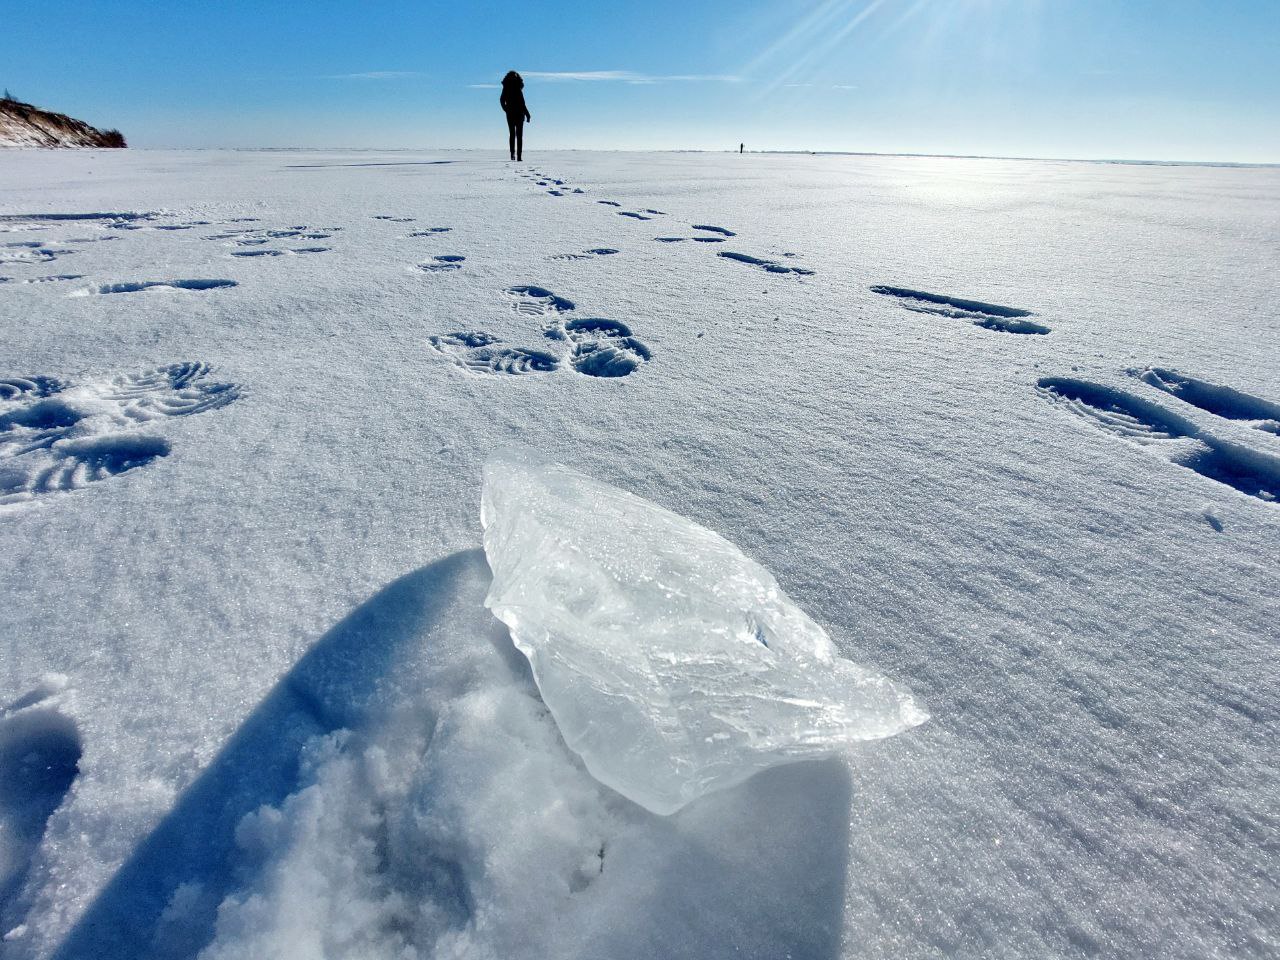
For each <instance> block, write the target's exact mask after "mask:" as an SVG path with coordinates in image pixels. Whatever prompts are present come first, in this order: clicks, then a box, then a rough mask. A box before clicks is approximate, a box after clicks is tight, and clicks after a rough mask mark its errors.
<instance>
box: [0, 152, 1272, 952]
mask: <svg viewBox="0 0 1280 960" xmlns="http://www.w3.org/2000/svg"><path fill="white" fill-rule="evenodd" d="M531 146H532V144H531ZM0 178H2V180H3V182H4V184H5V191H4V194H3V197H2V198H0V331H2V332H3V338H4V347H5V349H4V351H3V357H2V360H0V537H2V539H0V543H3V550H0V711H3V712H0V927H2V928H3V929H2V930H0V935H3V937H4V940H3V941H2V942H0V956H3V957H4V958H5V960H9V958H22V960H31V958H41V960H43V958H49V957H56V958H59V960H73V958H74V960H79V958H113V957H114V958H130V960H132V958H168V957H195V956H201V957H204V958H205V960H212V958H219V960H220V958H231V957H236V958H243V957H281V958H283V957H298V956H309V957H335V958H336V957H344V958H346V957H355V956H361V957H388V958H390V957H396V958H404V957H436V956H439V957H445V956H467V957H494V958H499V957H501V958H510V957H521V958H537V957H545V958H588V957H590V958H597V957H610V958H625V957H636V958H639V957H664V958H665V957H690V958H693V957H697V958H703V960H705V958H716V957H760V958H778V957H783V956H793V957H832V958H834V957H846V958H864V957H865V958H890V957H893V958H901V957H939V956H946V957H974V958H977V957H983V958H986V957H1019V958H1024V957H1086V956H1114V957H1121V956H1123V957H1160V958H1181V957H1185V958H1203V957H1206V956H1224V957H1225V956H1230V957H1265V956H1273V955H1274V954H1275V953H1276V952H1277V951H1278V950H1280V942H1278V941H1277V933H1276V931H1277V929H1278V921H1280V918H1278V917H1277V909H1276V904H1277V903H1280V884H1277V881H1276V876H1277V863H1276V852H1275V843H1274V836H1275V833H1276V830H1277V827H1278V826H1280V823H1278V822H1277V821H1278V819H1280V810H1278V808H1277V800H1278V795H1280V786H1278V784H1280V777H1278V773H1280V771H1278V770H1277V762H1276V754H1275V749H1274V742H1275V737H1276V721H1277V704H1276V698H1275V690H1276V683H1277V679H1278V678H1277V668H1276V657H1275V651H1276V643H1277V640H1278V639H1280V637H1278V636H1277V623H1280V604H1278V603H1277V600H1276V597H1277V595H1280V589H1278V588H1280V574H1278V573H1277V562H1276V561H1277V557H1280V503H1277V498H1278V497H1280V438H1278V437H1277V433H1276V431H1277V426H1276V424H1277V419H1278V418H1277V416H1276V414H1277V412H1280V376H1278V372H1280V336H1278V335H1277V334H1278V332H1280V330H1278V327H1280V323H1278V318H1277V312H1276V304H1277V303H1280V280H1278V279H1277V278H1278V277H1280V270H1277V269H1276V268H1277V260H1278V258H1280V250H1278V249H1277V246H1276V225H1277V223H1278V222H1280V171H1277V170H1276V169H1269V168H1213V167H1176V166H1175V167H1161V166H1123V165H1106V164H1074V163H1049V162H1043V163H1041V162H1015V161H984V160H944V159H909V158H891V157H822V156H816V157H815V156H767V155H756V156H736V155H726V156H706V155H664V154H616V155H611V154H591V153H563V154H548V155H544V156H537V157H536V158H535V159H534V160H533V161H532V162H530V163H526V164H523V165H516V164H510V163H506V162H504V161H501V160H498V159H495V158H494V157H493V156H491V155H487V154H482V153H467V152H458V153H451V152H436V153H396V152H388V153H366V152H345V153H338V152H282V151H273V152H261V153H253V152H186V153H180V152H149V151H142V152H129V153H123V152H117V153H111V152H97V151H83V152H76V153H68V154H56V155H50V154H44V153H41V154H38V155H37V154H34V153H26V152H14V153H10V154H6V155H3V156H0ZM522 450H524V451H532V453H533V454H536V456H537V457H539V458H542V459H545V460H547V461H558V462H560V463H563V464H565V465H566V466H569V467H570V468H572V469H573V470H574V471H577V472H579V473H582V474H586V475H588V476H592V477H595V478H597V479H599V480H601V481H604V482H606V483H609V484H612V485H615V486H617V487H621V488H623V489H625V490H628V491H630V492H632V493H635V494H637V495H638V496H640V497H643V498H645V499H646V500H649V501H652V502H653V503H655V504H658V505H659V506H661V507H663V508H665V509H666V510H669V511H672V512H673V513H676V514H679V515H681V516H682V517H686V518H688V519H689V520H691V521H693V522H695V523H697V524H700V525H701V526H703V527H706V528H709V529H710V530H712V531H715V532H716V533H718V534H720V535H721V536H723V537H725V538H727V539H728V540H729V541H732V543H734V544H736V545H737V546H738V547H739V548H741V550H742V551H743V552H744V553H745V554H747V555H748V557H750V558H751V559H752V560H754V561H756V562H757V563H759V564H760V565H762V566H763V567H765V568H767V569H768V571H770V572H771V573H772V574H773V576H774V577H776V579H777V581H778V584H779V586H780V587H781V588H782V589H783V590H784V591H785V593H786V594H787V595H788V596H789V597H790V598H791V600H793V601H794V602H795V604H797V605H798V606H799V607H800V608H802V609H803V611H804V612H805V613H806V614H808V616H809V617H812V619H813V620H814V621H816V623H817V624H818V625H820V626H821V627H822V628H823V630H825V632H826V633H827V634H829V635H830V637H831V639H832V640H833V641H834V643H835V645H836V647H837V648H838V650H839V653H840V654H841V656H843V657H845V658H847V659H849V660H852V661H854V662H856V663H858V664H861V665H864V666H866V667H867V668H870V669H872V670H875V671H877V672H879V673H882V674H884V675H885V676H887V677H891V678H892V679H893V680H894V681H895V682H900V683H901V684H902V685H903V686H904V687H905V688H909V689H910V691H911V692H912V694H914V696H915V697H916V698H918V699H919V701H920V702H921V704H922V705H923V706H924V707H925V708H927V711H928V713H929V715H930V717H931V719H930V720H929V721H928V722H927V723H924V724H923V725H921V726H917V727H914V728H913V729H909V730H907V731H905V732H903V733H900V734H898V735H897V736H894V737H892V738H890V739H886V740H880V741H876V742H868V743H865V744H861V745H859V746H857V747H854V748H852V749H850V750H848V751H846V752H845V753H843V754H841V755H840V756H839V757H838V758H835V759H827V760H817V761H806V762H803V763H797V764H792V765H789V766H782V767H775V768H773V769H769V770H766V771H764V772H763V773H760V774H758V775H757V776H755V777H753V778H751V779H750V780H747V781H746V782H744V783H741V784H739V785H737V786H734V787H732V788H730V789H726V790H721V791H718V792H715V793H712V794H709V795H707V796H705V797H702V798H700V799H698V800H695V801H693V802H692V803H689V804H688V806H685V807H684V808H683V809H681V810H679V811H678V812H676V813H674V814H672V815H671V816H660V815H657V814H654V813H650V812H648V811H647V810H645V809H644V808H642V807H640V806H638V805H636V804H634V803H632V802H630V801H628V800H627V799H625V798H624V797H623V796H621V795H620V794H617V793H614V792H613V791H611V790H610V789H608V788H607V787H605V786H603V785H601V784H600V783H598V782H597V781H596V780H595V779H593V778H592V777H591V776H590V774H589V773H588V772H587V770H586V768H585V767H584V765H583V763H582V761H581V760H580V759H579V758H578V757H577V756H576V755H575V754H574V753H573V752H572V751H571V750H569V749H568V748H567V747H566V746H565V743H564V741H563V740H562V739H561V736H560V733H559V730H558V728H557V726H556V723H555V721H554V720H553V719H552V716H551V714H550V713H549V711H548V709H547V707H546V705H545V704H544V703H543V702H542V700H541V698H540V696H539V694H538V688H537V686H536V685H535V684H534V682H533V678H532V676H531V674H530V671H529V667H528V663H527V662H526V661H525V659H524V658H523V656H522V655H521V654H520V653H519V651H518V650H517V648H516V647H515V646H514V645H513V644H512V641H511V638H510V636H509V635H508V633H507V630H506V628H505V627H504V626H503V625H502V623H500V622H499V621H498V620H497V619H495V618H494V616H493V615H492V614H490V613H489V611H488V610H486V609H485V608H484V605H483V603H484V598H485V595H486V593H487V591H488V589H489V586H490V582H491V575H490V572H489V568H488V566H487V564H486V562H485V558H484V554H483V553H482V552H481V550H480V547H481V544H482V539H481V538H482V533H481V525H480V517H479V509H480V490H481V479H482V477H481V471H482V467H483V465H484V463H485V462H486V461H488V460H489V459H490V458H491V457H492V456H493V455H494V454H497V453H501V454H507V455H511V454H512V452H513V451H514V452H515V455H516V456H517V457H518V456H519V451H522Z"/></svg>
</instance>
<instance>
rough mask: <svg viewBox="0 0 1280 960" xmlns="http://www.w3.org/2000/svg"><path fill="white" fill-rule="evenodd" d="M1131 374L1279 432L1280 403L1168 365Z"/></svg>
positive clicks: (1193, 402) (1173, 393)
mask: <svg viewBox="0 0 1280 960" xmlns="http://www.w3.org/2000/svg"><path fill="white" fill-rule="evenodd" d="M1129 375H1130V376H1133V377H1137V378H1138V379H1139V380H1141V381H1143V382H1144V383H1146V384H1149V385H1150V386H1153V387H1155V388H1156V389H1157V390H1163V391H1164V392H1165V393H1167V394H1169V395H1170V396H1171V397H1177V398H1178V399H1179V400H1181V401H1182V402H1183V403H1189V404H1191V405H1192V406H1193V407H1199V408H1200V409H1201V410H1205V411H1207V412H1208V413H1212V414H1213V415H1214V416H1217V417H1222V418H1223V419H1225V420H1236V421H1240V422H1243V423H1246V424H1248V425H1249V426H1251V427H1253V428H1255V429H1257V430H1265V431H1266V432H1267V433H1274V434H1278V435H1280V403H1273V402H1272V401H1270V400H1264V399H1263V398H1261V397H1255V396H1253V395H1252V394H1249V393H1245V392H1243V391H1242V390H1236V389H1235V388H1234V387H1227V386H1223V385H1221V384H1217V383H1213V382H1211V381H1209V380H1200V379H1197V378H1196V377H1189V376H1187V375H1186V374H1185V373H1179V372H1178V371H1177V370H1170V369H1167V368H1165V367H1147V368H1146V369H1145V370H1130V371H1129Z"/></svg>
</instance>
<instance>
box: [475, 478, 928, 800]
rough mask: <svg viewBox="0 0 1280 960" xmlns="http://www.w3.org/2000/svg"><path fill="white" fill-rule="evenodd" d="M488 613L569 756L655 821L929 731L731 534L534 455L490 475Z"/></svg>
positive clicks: (919, 713) (485, 512)
mask: <svg viewBox="0 0 1280 960" xmlns="http://www.w3.org/2000/svg"><path fill="white" fill-rule="evenodd" d="M480 518H481V522H482V523H483V525H484V531H485V534H484V545H485V553H486V555H487V556H488V558H489V566H490V567H491V568H492V570H493V574H494V578H493V586H492V588H491V589H490V591H489V595H488V597H487V598H486V599H485V605H486V606H488V607H489V608H490V609H491V610H492V611H493V612H494V615H495V616H497V617H498V619H500V620H502V621H503V622H504V623H505V624H506V625H507V626H508V627H509V628H510V629H511V637H512V640H513V641H514V642H515V645H516V646H517V647H518V648H519V649H520V650H521V652H523V653H524V654H525V656H527V657H528V658H529V662H530V664H531V665H532V667H533V675H534V677H535V678H536V680H537V682H538V689H539V691H540V692H541V694H542V697H543V700H544V701H545V702H546V704H547V707H548V708H549V709H550V710H551V713H552V714H553V715H554V716H555V718H556V723H557V724H558V725H559V727H560V732H561V734H562V735H563V736H564V739H565V742H566V743H567V744H568V745H569V747H570V748H571V749H573V750H574V751H576V752H577V753H578V754H580V755H581V756H582V759H583V761H584V763H585V764H586V767H587V769H588V770H590V771H591V773H592V774H594V775H595V777H596V778H597V779H599V780H600V781H601V782H602V783H604V784H606V785H608V786H610V787H612V788H613V789H615V790H617V791H618V792H619V793H621V794H623V795H624V796H626V797H627V798H629V799H631V800H634V801H635V802H636V803H638V804H640V805H641V806H643V807H645V808H647V809H649V810H652V811H654V812H655V813H661V814H669V813H673V812H675V811H676V810H679V809H680V808H681V807H683V806H684V805H685V804H687V803H689V802H690V801H691V800H696V799H697V798H698V797H700V796H702V795H703V794H705V793H707V792H709V791H711V790H718V789H723V788H725V787H730V786H733V785H735V784H737V783H740V782H742V781H743V780H745V779H746V778H747V777H749V776H751V775H752V774H753V773H756V772H757V771H759V770H763V769H766V768H768V767H770V766H773V765H775V764H778V763H784V762H787V761H794V760H797V759H802V758H807V757H808V758H811V757H821V756H825V755H828V754H830V753H832V752H834V751H836V750H838V749H840V748H841V747H844V746H847V745H849V744H851V743H856V742H858V741H860V740H878V739H880V738H882V737H889V736H893V735H894V734H895V733H899V732H901V731H902V730H905V729H908V728H910V727H913V726H916V725H918V724H920V723H923V722H924V721H925V720H926V719H928V715H927V714H926V713H925V712H924V711H923V710H922V709H921V708H920V707H919V706H917V705H916V703H915V701H914V700H913V699H912V698H911V695H910V694H909V693H908V692H907V691H905V690H904V689H902V688H901V687H899V686H897V685H896V684H894V683H893V682H891V681H890V680H889V679H888V678H886V677H884V676H881V675H880V674H878V673H875V672H874V671H872V670H868V669H866V668H865V667H861V666H859V665H857V664H854V663H851V662H850V661H848V660H845V659H842V658H841V657H839V656H837V655H836V649H835V645H834V644H833V643H832V642H831V638H830V637H828V636H827V634H826V631H824V630H823V629H822V628H821V627H820V626H818V624H816V623H815V622H814V621H813V620H812V619H811V618H810V617H809V616H807V615H806V614H805V612H804V611H803V610H801V609H800V608H798V607H797V606H796V605H795V604H793V603H792V602H791V601H790V599H789V598H788V597H787V595H786V594H785V593H784V592H783V591H782V590H781V589H780V588H779V587H778V583H777V581H776V580H774V578H773V577H772V576H771V575H770V574H769V572H768V571H767V570H765V569H764V568H763V567H761V566H760V565H759V564H758V563H755V562H754V561H752V560H750V559H749V558H747V557H746V556H744V555H743V554H742V552H741V551H740V550H738V548H737V547H735V546H734V545H733V544H731V543H729V542H728V541H727V540H725V539H724V538H723V537H721V536H720V535H719V534H716V533H714V532H713V531H711V530H708V529H706V528H705V527H701V526H699V525H698V524H696V523H691V522H690V521H688V520H685V519H684V518H683V517H680V516H677V515H676V514H674V513H671V512H670V511H668V510H664V509H662V508H661V507H658V506H656V505H655V504H652V503H649V502H647V501H645V500H643V499H641V498H640V497H636V496H634V495H632V494H629V493H627V492H626V491H625V490H620V489H618V488H617V487H613V486H610V485H609V484H605V483H600V482H599V481H596V480H592V479H591V478H589V477H586V476H583V475H582V474H580V473H576V472H575V471H572V470H569V469H567V468H565V467H564V466H562V465H560V464H547V463H538V462H537V461H536V459H535V460H534V462H532V463H530V462H529V457H528V456H527V455H526V456H524V457H520V456H518V455H511V454H508V455H505V456H501V457H497V458H495V459H494V460H491V461H490V462H489V463H488V464H487V465H486V466H485V471H484V501H483V506H482V508H481V512H480Z"/></svg>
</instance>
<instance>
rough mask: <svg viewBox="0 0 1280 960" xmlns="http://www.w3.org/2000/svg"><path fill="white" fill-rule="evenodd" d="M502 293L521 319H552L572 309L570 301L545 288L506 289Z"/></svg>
mask: <svg viewBox="0 0 1280 960" xmlns="http://www.w3.org/2000/svg"><path fill="white" fill-rule="evenodd" d="M503 292H504V293H506V295H507V296H508V297H511V299H512V303H511V306H512V309H514V310H515V312H516V313H518V314H520V315H521V316H523V317H534V318H546V317H553V316H556V315H558V314H561V313H568V312H569V311H570V310H572V309H573V308H574V307H573V301H572V300H566V299H565V298H564V297H560V296H557V295H556V294H554V293H552V292H551V291H550V290H548V289H546V288H545V287H535V286H518V287H508V288H507V289H506V290H505V291H503Z"/></svg>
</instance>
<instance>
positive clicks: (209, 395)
mask: <svg viewBox="0 0 1280 960" xmlns="http://www.w3.org/2000/svg"><path fill="white" fill-rule="evenodd" d="M211 372H212V371H211V369H210V368H209V366H208V365H207V364H204V363H196V362H187V363H173V364H169V365H167V366H162V367H153V368H151V369H149V370H143V371H141V372H139V373H132V374H123V375H120V376H117V377H113V378H109V379H105V380H88V381H85V382H83V383H79V384H71V383H66V382H63V381H61V380H58V379H56V378H54V377H46V376H32V377H11V378H8V379H4V380H0V507H5V506H12V505H14V504H21V503H27V502H30V501H33V500H36V499H38V498H41V497H44V496H46V495H49V494H55V493H64V492H68V491H72V490H78V489H81V488H83V487H86V486H88V485H90V484H93V483H97V482H98V481H101V480H105V479H108V478H109V477H114V476H118V475H119V474H122V473H126V472H128V471H130V470H135V469H137V468H139V467H144V466H146V465H147V464H149V463H152V462H153V461H155V460H158V459H159V458H161V457H164V456H167V455H168V454H169V453H170V451H171V445H170V443H169V441H168V440H166V439H165V438H163V437H161V436H159V435H156V434H153V433H148V432H145V431H143V430H139V429H138V428H139V427H143V426H145V425H146V424H148V423H151V422H153V421H160V420H165V419H167V418H170V417H186V416H191V415H193V414H199V413H207V412H209V411H211V410H217V409H220V408H221V407H225V406H226V405H227V404H229V403H232V402H233V401H235V400H236V399H238V398H239V396H240V393H241V390H240V387H239V386H237V385H236V384H233V383H220V382H216V381H210V379H209V376H210V373H211Z"/></svg>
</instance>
